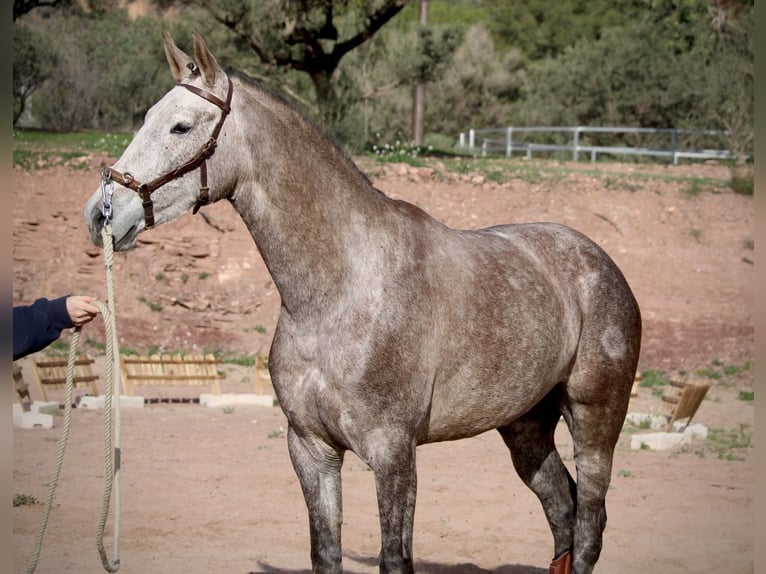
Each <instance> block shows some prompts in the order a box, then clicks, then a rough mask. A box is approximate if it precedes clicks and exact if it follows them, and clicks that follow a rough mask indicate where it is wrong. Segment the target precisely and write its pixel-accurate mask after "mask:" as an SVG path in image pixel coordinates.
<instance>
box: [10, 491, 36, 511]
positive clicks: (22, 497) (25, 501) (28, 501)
mask: <svg viewBox="0 0 766 574" xmlns="http://www.w3.org/2000/svg"><path fill="white" fill-rule="evenodd" d="M35 504H40V501H39V500H37V499H36V498H35V497H34V496H32V495H30V494H14V495H13V506H14V508H15V507H17V506H34V505H35Z"/></svg>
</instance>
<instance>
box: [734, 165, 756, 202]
mask: <svg viewBox="0 0 766 574" xmlns="http://www.w3.org/2000/svg"><path fill="white" fill-rule="evenodd" d="M729 175H730V177H729V181H728V184H729V187H730V188H731V189H732V191H734V193H738V194H740V195H753V194H754V193H755V175H754V173H753V169H752V166H750V165H744V166H737V165H735V166H733V167H732V168H731V170H730V174H729Z"/></svg>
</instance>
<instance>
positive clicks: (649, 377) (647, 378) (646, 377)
mask: <svg viewBox="0 0 766 574" xmlns="http://www.w3.org/2000/svg"><path fill="white" fill-rule="evenodd" d="M668 384H670V379H668V378H667V376H666V375H665V372H664V371H658V370H656V369H647V370H646V371H641V382H640V383H638V386H639V387H664V386H666V385H668Z"/></svg>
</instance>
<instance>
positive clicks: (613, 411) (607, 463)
mask: <svg viewBox="0 0 766 574" xmlns="http://www.w3.org/2000/svg"><path fill="white" fill-rule="evenodd" d="M631 383H632V378H631V379H630V380H628V378H626V377H625V376H620V375H619V374H617V373H616V372H612V373H608V372H603V371H601V372H595V373H584V372H582V371H580V372H577V370H576V372H573V373H572V375H571V376H570V379H569V384H568V386H567V395H568V398H569V401H568V406H567V408H565V410H564V416H565V418H566V421H567V424H568V426H569V430H570V432H571V434H572V442H573V445H574V458H575V465H576V467H577V511H576V520H575V528H574V551H573V554H572V565H573V569H574V572H576V574H591V573H592V572H593V567H594V566H595V564H596V561H597V560H598V557H599V555H600V554H601V546H602V541H603V531H604V528H605V526H606V503H605V499H606V493H607V490H608V489H609V482H610V479H611V474H612V460H613V457H614V448H615V445H616V444H617V439H618V438H619V435H620V431H621V430H622V425H623V421H624V419H625V412H626V411H627V405H628V400H629V398H630V384H631ZM584 388H587V389H589V390H588V391H587V392H582V391H581V389H584ZM594 389H595V390H594Z"/></svg>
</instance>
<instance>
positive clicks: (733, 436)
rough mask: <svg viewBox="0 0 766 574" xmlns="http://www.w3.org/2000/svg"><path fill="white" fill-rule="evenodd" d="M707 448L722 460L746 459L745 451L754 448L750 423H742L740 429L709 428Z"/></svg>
mask: <svg viewBox="0 0 766 574" xmlns="http://www.w3.org/2000/svg"><path fill="white" fill-rule="evenodd" d="M705 448H706V449H707V450H708V451H710V452H712V453H714V454H715V455H716V456H717V457H718V458H719V459H720V460H744V456H745V453H744V451H745V450H747V449H749V448H752V445H751V430H750V425H749V424H746V423H740V425H739V429H720V428H719V429H709V430H708V436H707V440H706V441H705Z"/></svg>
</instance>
